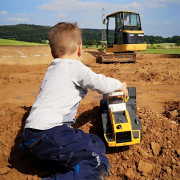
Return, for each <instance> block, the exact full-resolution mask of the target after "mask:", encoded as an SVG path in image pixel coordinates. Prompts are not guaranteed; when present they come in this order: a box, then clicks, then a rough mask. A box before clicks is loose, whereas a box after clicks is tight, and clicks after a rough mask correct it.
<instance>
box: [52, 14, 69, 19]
mask: <svg viewBox="0 0 180 180" xmlns="http://www.w3.org/2000/svg"><path fill="white" fill-rule="evenodd" d="M54 17H55V18H64V17H67V15H66V14H64V13H60V14H58V15H54Z"/></svg>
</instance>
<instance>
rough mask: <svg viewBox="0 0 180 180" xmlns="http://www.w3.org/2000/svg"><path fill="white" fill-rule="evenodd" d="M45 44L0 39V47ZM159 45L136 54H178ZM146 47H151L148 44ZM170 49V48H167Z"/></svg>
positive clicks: (177, 49) (167, 45)
mask: <svg viewBox="0 0 180 180" xmlns="http://www.w3.org/2000/svg"><path fill="white" fill-rule="evenodd" d="M46 45H47V44H40V43H30V42H23V41H16V40H8V39H0V46H46ZM157 45H160V46H161V47H160V48H156V49H153V48H147V50H146V51H139V52H138V53H150V54H180V48H177V47H175V46H174V43H163V44H154V46H155V47H156V46H157ZM148 46H151V45H150V44H148ZM167 47H170V48H167ZM83 48H89V49H103V48H104V47H102V46H101V45H99V46H98V47H97V46H96V45H92V46H90V47H89V46H83Z"/></svg>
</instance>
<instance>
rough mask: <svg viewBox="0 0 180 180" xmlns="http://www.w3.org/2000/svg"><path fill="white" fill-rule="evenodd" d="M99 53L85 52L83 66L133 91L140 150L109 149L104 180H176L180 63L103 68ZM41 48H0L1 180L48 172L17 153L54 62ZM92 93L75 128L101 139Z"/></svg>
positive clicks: (156, 60) (149, 59) (151, 61)
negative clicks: (140, 134) (108, 166)
mask: <svg viewBox="0 0 180 180" xmlns="http://www.w3.org/2000/svg"><path fill="white" fill-rule="evenodd" d="M102 53H103V52H102V51H98V50H91V49H84V50H83V58H82V59H83V60H82V61H83V63H84V64H85V65H87V66H89V67H90V68H91V69H92V70H93V71H95V72H96V73H102V74H104V75H106V76H109V77H114V78H117V79H119V80H120V81H122V82H123V81H125V82H127V84H128V86H129V87H136V90H137V116H138V118H139V120H140V121H141V123H142V128H143V141H142V142H141V143H140V144H136V145H132V146H128V147H119V148H108V149H107V157H108V158H109V161H110V164H111V175H110V177H109V178H108V180H116V179H117V180H121V179H123V180H124V179H130V180H134V179H135V180H147V179H154V180H155V179H159V180H160V179H161V180H165V179H168V180H179V179H180V86H179V84H180V58H177V57H172V56H165V55H162V56H161V55H151V54H145V55H138V56H137V61H136V63H135V64H133V63H131V64H119V63H117V64H101V63H100V60H101V54H102ZM52 60H53V59H52V57H51V55H50V49H49V47H48V46H45V47H13V46H4V47H0V87H1V88H0V179H2V180H9V179H12V180H19V179H22V180H27V179H28V180H39V179H41V178H43V177H46V176H49V175H50V174H51V168H50V167H49V166H48V164H44V163H42V162H40V161H39V160H37V159H36V158H35V157H33V156H31V155H26V154H24V151H23V150H22V149H21V148H20V147H19V144H20V143H21V141H22V131H23V127H24V122H25V120H26V118H27V116H28V114H29V111H30V109H31V106H32V104H33V103H34V101H35V98H36V95H37V94H38V92H39V88H40V85H41V81H42V79H43V76H44V74H45V72H46V69H47V68H48V66H49V64H50V63H51V61H52ZM101 98H102V95H100V94H98V93H97V92H94V91H90V90H89V93H88V95H87V96H86V97H85V98H84V99H83V100H82V101H81V103H80V107H79V110H78V118H77V122H76V124H75V125H74V127H76V128H80V129H82V130H83V131H85V132H90V133H94V134H97V135H100V134H99V132H100V131H99V129H100V127H99V122H100V112H99V102H100V99H101Z"/></svg>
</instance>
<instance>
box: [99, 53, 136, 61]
mask: <svg viewBox="0 0 180 180" xmlns="http://www.w3.org/2000/svg"><path fill="white" fill-rule="evenodd" d="M115 62H118V63H135V62H136V53H112V54H103V55H102V63H115Z"/></svg>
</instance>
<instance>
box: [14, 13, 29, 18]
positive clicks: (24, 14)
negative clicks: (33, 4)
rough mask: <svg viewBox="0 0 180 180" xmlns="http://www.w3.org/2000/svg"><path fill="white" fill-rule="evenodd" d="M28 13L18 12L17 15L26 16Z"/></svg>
mask: <svg viewBox="0 0 180 180" xmlns="http://www.w3.org/2000/svg"><path fill="white" fill-rule="evenodd" d="M27 15H28V14H26V13H17V14H16V16H19V17H24V16H27Z"/></svg>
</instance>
